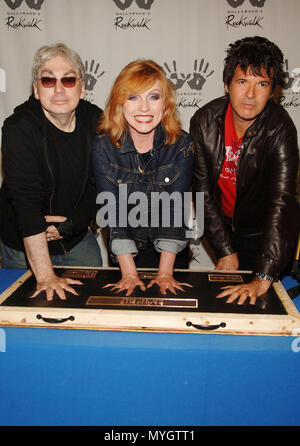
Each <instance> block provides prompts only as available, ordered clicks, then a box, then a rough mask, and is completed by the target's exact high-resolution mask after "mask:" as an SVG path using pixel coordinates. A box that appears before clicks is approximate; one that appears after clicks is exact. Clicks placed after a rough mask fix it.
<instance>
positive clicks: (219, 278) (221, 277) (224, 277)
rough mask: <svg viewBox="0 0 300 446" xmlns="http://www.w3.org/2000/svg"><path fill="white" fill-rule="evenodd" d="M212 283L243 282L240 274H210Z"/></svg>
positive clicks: (209, 277)
mask: <svg viewBox="0 0 300 446" xmlns="http://www.w3.org/2000/svg"><path fill="white" fill-rule="evenodd" d="M208 280H209V281H210V282H243V278H242V276H240V275H239V274H231V275H230V274H208Z"/></svg>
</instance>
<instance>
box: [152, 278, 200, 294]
mask: <svg viewBox="0 0 300 446" xmlns="http://www.w3.org/2000/svg"><path fill="white" fill-rule="evenodd" d="M155 283H156V284H157V285H158V286H159V289H160V292H161V293H162V294H166V293H167V290H170V291H171V292H172V293H173V294H177V293H176V290H180V291H184V289H183V288H182V286H189V287H191V288H192V285H190V284H188V283H181V282H177V280H175V279H174V277H173V274H157V276H156V277H155V279H153V280H151V282H150V283H149V284H148V286H147V288H151V287H152V285H154V284H155Z"/></svg>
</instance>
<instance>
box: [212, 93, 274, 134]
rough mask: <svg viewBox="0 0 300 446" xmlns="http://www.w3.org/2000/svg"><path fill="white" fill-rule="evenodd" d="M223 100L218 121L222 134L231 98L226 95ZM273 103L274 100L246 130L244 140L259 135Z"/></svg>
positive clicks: (270, 101) (270, 100)
mask: <svg viewBox="0 0 300 446" xmlns="http://www.w3.org/2000/svg"><path fill="white" fill-rule="evenodd" d="M222 99H223V101H224V102H223V107H222V108H221V110H220V113H219V114H218V116H217V118H216V120H217V123H218V126H219V128H220V129H221V131H222V132H224V123H225V115H226V112H227V108H228V105H229V98H228V96H227V95H226V96H224V97H223V98H222ZM272 102H273V100H272V99H269V100H268V102H267V105H266V106H265V108H264V109H263V111H262V112H261V114H260V115H259V116H257V118H256V119H255V121H254V122H253V124H251V125H250V127H249V128H248V129H247V130H246V133H245V135H244V138H252V137H253V136H256V135H257V133H258V131H259V128H260V127H261V123H262V122H263V119H264V117H265V116H266V114H267V113H268V110H269V109H270V107H271V104H272Z"/></svg>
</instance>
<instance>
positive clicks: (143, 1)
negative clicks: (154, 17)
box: [113, 0, 154, 11]
mask: <svg viewBox="0 0 300 446" xmlns="http://www.w3.org/2000/svg"><path fill="white" fill-rule="evenodd" d="M113 2H114V4H115V5H116V6H117V7H118V8H119V9H121V10H122V11H124V10H125V9H127V8H129V7H130V6H131V4H132V3H133V0H113ZM135 2H136V4H137V5H138V7H139V8H141V9H150V8H151V6H152V3H153V2H154V0H135Z"/></svg>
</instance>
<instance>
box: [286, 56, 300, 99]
mask: <svg viewBox="0 0 300 446" xmlns="http://www.w3.org/2000/svg"><path fill="white" fill-rule="evenodd" d="M285 66H286V71H285V72H284V79H285V84H284V86H283V88H284V90H288V89H289V88H291V89H292V91H293V93H299V92H300V68H294V69H293V70H292V72H291V76H290V73H289V64H288V60H287V59H286V60H285Z"/></svg>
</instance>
